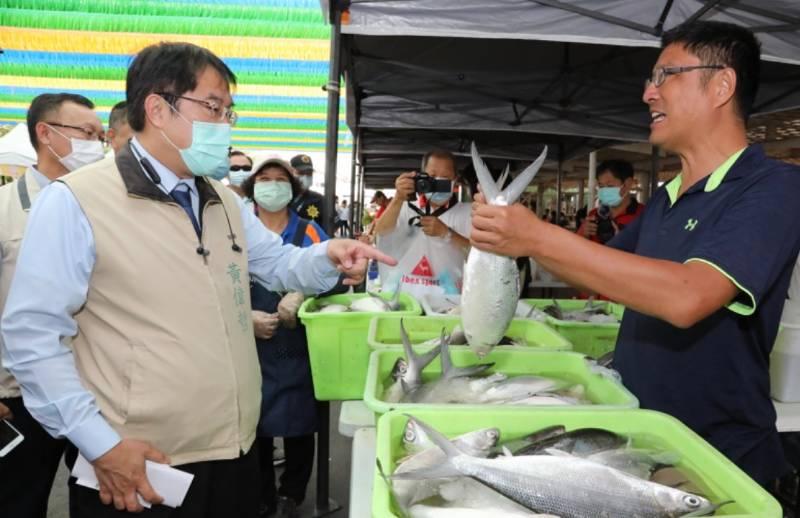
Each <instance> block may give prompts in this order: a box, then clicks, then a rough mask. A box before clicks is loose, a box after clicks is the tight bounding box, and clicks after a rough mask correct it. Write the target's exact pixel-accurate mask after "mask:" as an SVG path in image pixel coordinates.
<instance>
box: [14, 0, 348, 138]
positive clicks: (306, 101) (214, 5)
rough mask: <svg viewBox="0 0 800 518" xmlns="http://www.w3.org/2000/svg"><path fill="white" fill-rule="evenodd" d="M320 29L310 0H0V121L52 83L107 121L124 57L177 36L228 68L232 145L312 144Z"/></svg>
mask: <svg viewBox="0 0 800 518" xmlns="http://www.w3.org/2000/svg"><path fill="white" fill-rule="evenodd" d="M329 30H330V29H329V28H328V27H326V25H325V23H324V20H323V19H322V13H321V11H320V8H319V3H318V2H317V1H316V0H169V1H164V0H103V1H97V2H94V1H86V0H2V1H0V48H1V49H3V51H4V53H3V54H0V124H6V123H8V124H11V123H16V122H21V121H24V119H25V114H26V111H27V108H28V105H29V104H30V101H31V99H33V98H34V97H35V96H37V95H39V94H41V93H45V92H61V91H70V92H75V93H79V94H82V95H84V96H86V97H88V98H89V99H91V100H92V101H93V102H94V103H95V104H96V105H97V111H98V113H99V115H100V117H101V119H103V120H104V122H106V123H107V120H108V113H109V111H110V110H111V107H112V106H113V105H114V104H116V103H117V102H119V101H121V100H123V99H124V98H125V74H126V71H127V68H128V65H129V63H130V61H131V59H132V57H133V56H134V55H135V54H136V53H137V52H138V51H139V50H141V49H142V48H144V47H146V46H147V45H151V44H153V43H157V42H160V41H187V42H191V43H195V44H197V45H201V46H204V47H207V48H209V49H210V50H212V51H213V52H214V53H216V54H217V55H218V56H220V57H221V58H222V59H223V60H224V61H225V62H226V63H227V64H228V66H229V67H230V68H231V70H233V72H234V73H235V74H236V75H237V77H238V80H239V86H238V88H237V89H236V92H235V94H234V98H235V101H236V106H237V112H238V113H239V115H240V117H239V122H238V123H237V125H236V127H235V128H234V131H233V140H234V142H233V144H234V146H235V147H237V148H251V149H286V150H302V151H321V150H323V149H324V148H325V116H326V103H327V96H326V94H325V92H324V91H323V90H322V88H321V87H322V85H324V84H325V83H326V82H327V74H328V54H329V41H328V37H329ZM342 113H344V110H343V109H342ZM341 128H342V130H341V132H340V134H339V146H340V148H343V149H349V148H350V146H351V144H352V138H351V136H350V134H349V133H348V132H347V131H346V129H345V125H344V124H341Z"/></svg>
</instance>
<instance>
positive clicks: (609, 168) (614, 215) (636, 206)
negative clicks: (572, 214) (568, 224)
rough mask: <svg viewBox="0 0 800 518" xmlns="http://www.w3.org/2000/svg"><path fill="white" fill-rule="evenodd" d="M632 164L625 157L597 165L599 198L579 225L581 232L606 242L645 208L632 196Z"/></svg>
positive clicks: (595, 239)
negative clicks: (597, 202)
mask: <svg viewBox="0 0 800 518" xmlns="http://www.w3.org/2000/svg"><path fill="white" fill-rule="evenodd" d="M632 188H633V165H631V163H630V162H628V161H626V160H606V161H604V162H602V163H601V164H600V165H599V166H597V199H598V201H599V202H600V205H599V206H598V208H596V209H592V210H591V212H589V215H588V216H587V217H586V219H585V220H584V221H583V223H582V224H581V226H580V227H579V228H578V234H579V235H581V236H583V237H586V238H588V239H591V240H592V241H594V242H596V243H600V244H605V243H607V242H608V241H610V240H611V238H612V237H614V236H615V235H617V233H618V232H619V231H620V230H622V229H623V228H625V227H626V226H627V225H630V224H631V223H632V222H633V220H635V219H636V218H637V217H639V214H641V213H642V211H643V210H644V205H643V204H641V203H639V202H638V201H637V200H636V198H634V197H633V196H631V189H632Z"/></svg>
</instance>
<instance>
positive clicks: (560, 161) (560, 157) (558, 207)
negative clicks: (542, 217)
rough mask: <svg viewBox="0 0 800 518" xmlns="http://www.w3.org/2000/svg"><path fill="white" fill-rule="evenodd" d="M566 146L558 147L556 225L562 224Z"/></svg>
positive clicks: (560, 145)
mask: <svg viewBox="0 0 800 518" xmlns="http://www.w3.org/2000/svg"><path fill="white" fill-rule="evenodd" d="M563 176H564V145H563V144H559V145H558V171H556V225H560V224H561V197H562V196H563V195H564V193H563V192H562V191H563V189H564V185H563V183H564V181H563V178H562V177H563Z"/></svg>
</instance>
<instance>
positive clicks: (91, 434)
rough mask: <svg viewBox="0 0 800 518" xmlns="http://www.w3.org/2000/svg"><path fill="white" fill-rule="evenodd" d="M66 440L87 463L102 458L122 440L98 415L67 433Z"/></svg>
mask: <svg viewBox="0 0 800 518" xmlns="http://www.w3.org/2000/svg"><path fill="white" fill-rule="evenodd" d="M67 439H69V441H70V442H71V443H72V444H74V445H75V447H76V448H78V450H80V452H81V454H82V455H83V456H84V457H86V460H88V461H89V462H94V461H95V459H97V458H99V457H102V456H103V455H105V454H106V453H108V451H109V450H111V448H113V447H114V446H116V445H117V444H119V443H120V441H121V440H122V439H121V438H120V436H119V434H118V433H117V432H116V430H114V429H113V428H111V425H109V424H108V422H107V421H106V420H105V419H104V418H103V416H102V415H100V414H95V415H94V416H92V417H91V418H89V419H88V420H87V421H86V422H84V423H82V424H81V425H80V426H78V427H77V428H75V429H74V430H72V432H70V433H68V434H67Z"/></svg>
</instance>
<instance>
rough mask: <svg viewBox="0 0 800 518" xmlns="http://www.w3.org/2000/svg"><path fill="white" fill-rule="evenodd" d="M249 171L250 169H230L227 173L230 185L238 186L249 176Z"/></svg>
mask: <svg viewBox="0 0 800 518" xmlns="http://www.w3.org/2000/svg"><path fill="white" fill-rule="evenodd" d="M250 173H251V172H250V171H231V172H230V174H229V178H230V180H231V185H233V186H235V187H239V186H240V185H242V184H243V183H244V181H245V180H247V179H248V178H249V177H250Z"/></svg>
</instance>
